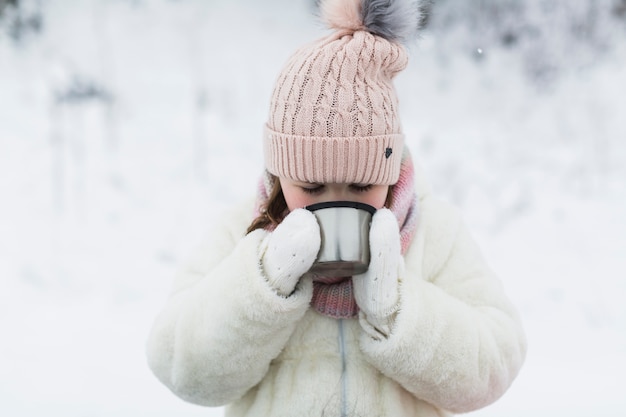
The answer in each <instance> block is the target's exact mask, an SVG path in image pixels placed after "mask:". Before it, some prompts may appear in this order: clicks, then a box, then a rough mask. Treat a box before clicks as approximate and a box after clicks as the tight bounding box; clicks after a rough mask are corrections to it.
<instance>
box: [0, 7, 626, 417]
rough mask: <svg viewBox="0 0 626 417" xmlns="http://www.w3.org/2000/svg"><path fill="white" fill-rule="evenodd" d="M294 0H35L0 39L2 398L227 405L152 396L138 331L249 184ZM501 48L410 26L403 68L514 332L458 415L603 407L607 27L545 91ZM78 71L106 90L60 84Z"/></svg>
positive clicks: (46, 410) (619, 284)
mask: <svg viewBox="0 0 626 417" xmlns="http://www.w3.org/2000/svg"><path fill="white" fill-rule="evenodd" d="M308 3H309V2H307V1H305V0H299V1H297V2H280V1H278V0H272V1H269V0H266V1H265V2H263V5H262V6H260V5H257V3H255V2H252V1H246V0H239V1H237V2H227V1H214V2H210V4H209V2H199V1H192V0H188V1H181V2H167V1H156V0H155V1H143V2H130V1H115V2H103V1H99V0H90V1H83V2H78V1H53V2H45V6H44V7H45V12H46V15H45V16H46V21H45V27H44V33H43V36H41V37H35V38H33V39H31V40H29V41H27V42H25V44H24V45H23V47H21V48H16V47H15V46H14V45H13V44H12V43H10V42H9V40H8V39H6V38H5V37H0V196H2V204H0V277H1V279H0V334H2V343H0V369H2V372H1V375H2V376H1V377H0V404H1V405H0V412H1V413H2V415H8V416H16V417H23V416H40V415H47V416H63V417H73V416H76V417H78V416H81V417H82V416H87V415H89V416H100V415H101V416H116V417H123V416H137V415H152V416H170V415H177V416H200V415H202V416H219V415H222V410H221V409H220V408H217V409H206V408H202V407H197V406H194V405H190V404H186V403H184V402H183V401H182V400H179V399H178V398H176V397H175V396H174V395H172V394H171V393H169V391H167V389H166V388H164V387H163V386H162V385H161V384H160V383H159V382H158V381H157V380H156V379H155V378H154V377H153V376H152V374H151V373H150V371H149V370H148V368H147V366H146V364H145V357H144V351H143V345H144V341H145V338H146V335H147V332H148V330H149V328H150V325H151V322H152V320H153V319H154V317H155V315H156V314H157V312H158V311H159V309H160V308H161V306H162V305H163V303H164V302H165V298H166V297H167V293H168V288H169V285H170V283H171V281H172V278H173V275H174V273H175V271H176V268H177V265H178V264H179V263H180V262H182V261H183V260H184V259H185V257H186V256H187V255H188V254H189V252H190V251H191V250H192V248H193V247H194V246H195V245H196V244H197V243H198V241H199V240H200V239H201V236H202V235H203V233H204V232H205V231H206V230H207V229H209V228H210V224H211V223H212V222H214V221H219V219H218V218H217V215H218V213H220V211H222V210H224V209H225V208H227V207H228V205H229V204H230V203H232V202H235V201H237V200H239V199H241V198H245V197H247V196H248V195H249V194H250V193H251V192H253V190H254V187H255V183H256V179H257V176H258V174H259V173H260V171H261V169H262V161H261V146H260V142H261V141H260V126H262V123H263V121H264V118H265V115H266V111H267V110H266V105H267V101H268V99H269V94H270V91H271V88H272V83H273V81H274V78H275V76H276V74H277V72H278V70H279V68H280V66H281V65H282V63H283V62H284V60H285V59H286V57H287V55H288V54H289V53H291V52H292V51H293V50H294V49H295V48H296V47H297V46H299V45H300V44H302V43H304V42H307V41H309V40H311V39H314V38H315V37H317V36H320V35H321V32H322V31H321V30H320V28H319V27H318V26H317V25H316V24H315V23H314V22H313V21H312V19H311V18H310V15H309V13H308V9H307V6H306V5H307V4H308ZM277 10H280V12H277ZM251 34H252V35H251ZM518 63H519V62H518V57H516V55H515V54H514V53H511V52H503V51H499V50H496V49H493V50H489V49H486V51H485V59H483V60H481V61H479V62H478V61H475V60H473V59H472V58H471V54H463V53H459V51H458V50H454V48H452V47H450V44H449V43H444V42H442V41H441V40H440V39H438V38H437V37H436V36H434V35H433V34H429V33H425V34H424V37H423V39H422V40H421V41H420V43H419V44H418V45H417V46H416V47H414V48H412V50H411V65H410V67H409V68H408V69H407V70H406V71H405V72H404V73H403V74H401V75H400V77H399V79H398V87H399V93H400V99H401V106H402V107H401V111H402V113H403V121H404V126H405V130H406V132H407V134H408V138H409V139H408V146H409V147H410V148H411V150H412V152H413V155H414V158H415V159H416V160H417V161H418V162H419V164H420V165H421V166H422V167H423V169H424V170H425V171H426V173H427V175H428V176H429V178H430V179H431V182H432V185H433V188H434V190H435V192H436V193H437V194H439V195H440V196H441V197H442V198H444V199H447V200H450V201H452V202H454V203H455V204H457V205H459V206H460V207H461V208H462V209H463V212H464V214H465V217H466V220H467V221H468V223H469V224H470V227H471V228H472V230H473V232H474V234H475V236H476V238H477V240H478V241H479V243H480V244H481V246H482V248H483V251H484V253H485V255H486V256H487V258H488V259H489V260H490V262H491V264H492V265H493V267H494V269H495V270H496V271H497V272H498V273H499V274H500V275H501V277H502V280H503V284H504V285H505V287H506V289H507V291H508V293H509V294H510V296H511V298H512V299H513V300H514V302H515V303H516V305H518V306H519V309H520V312H521V314H522V317H523V320H524V323H525V325H526V330H527V332H528V337H529V343H530V349H529V353H528V359H527V363H526V365H525V367H524V368H523V370H522V372H521V374H520V376H519V378H518V379H517V380H516V381H515V383H514V384H513V386H512V387H511V389H510V390H509V391H508V392H507V394H506V395H505V396H504V397H503V398H502V399H501V400H500V401H498V402H497V403H495V404H494V405H492V406H490V407H488V408H486V409H483V410H480V411H477V412H475V413H472V415H476V416H501V415H508V416H528V415H534V416H555V415H556V416H558V415H563V416H565V415H567V416H568V417H571V416H590V415H602V416H609V417H610V416H622V415H625V414H626V398H625V397H624V395H623V392H621V388H620V386H621V376H622V375H623V374H624V372H626V333H625V332H624V329H626V307H625V306H624V300H625V299H626V280H625V278H626V256H625V255H626V253H625V252H626V222H624V221H623V219H622V217H623V215H624V213H626V187H625V185H626V168H625V167H626V164H625V162H626V144H625V142H626V141H625V140H624V139H625V138H626V128H625V125H624V124H623V120H622V119H623V116H621V114H622V113H623V112H624V109H625V107H626V99H625V98H624V95H623V91H626V77H624V73H623V68H624V64H626V45H625V44H624V43H622V44H621V45H618V46H617V47H616V49H615V50H614V51H613V52H612V53H611V54H610V55H608V56H607V57H606V58H605V59H603V60H602V61H600V62H598V63H597V64H596V65H595V66H593V67H590V68H586V69H580V70H577V71H567V72H564V73H563V74H561V76H560V78H559V79H558V81H557V82H555V83H554V84H552V85H550V86H549V88H548V87H545V86H539V85H536V84H533V83H531V82H529V80H528V79H527V78H525V77H524V75H523V74H522V73H521V72H520V71H519V69H518V68H519V65H518ZM76 80H79V81H80V80H82V81H81V82H83V85H84V83H85V82H86V81H94V82H95V83H92V84H95V85H96V86H104V87H105V89H107V90H106V91H109V92H110V93H112V95H113V101H107V100H106V99H98V98H95V99H93V98H91V99H90V98H88V97H85V96H84V95H83V99H76V97H75V96H74V97H73V98H74V100H73V101H72V100H71V95H69V94H67V93H68V92H74V93H76V88H75V87H76V85H77V84H76ZM85 80H86V81H85ZM87 84H88V83H87ZM83 93H84V90H83ZM61 96H63V97H66V100H65V101H64V102H59V101H58V100H56V101H55V97H57V98H58V97H61ZM67 97H70V99H67ZM99 97H105V98H106V94H105V95H100V96H99ZM68 100H69V101H68Z"/></svg>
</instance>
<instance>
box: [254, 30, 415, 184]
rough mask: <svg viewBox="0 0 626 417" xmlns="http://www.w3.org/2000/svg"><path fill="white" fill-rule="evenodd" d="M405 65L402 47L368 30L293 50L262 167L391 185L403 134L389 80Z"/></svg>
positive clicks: (302, 177)
mask: <svg viewBox="0 0 626 417" xmlns="http://www.w3.org/2000/svg"><path fill="white" fill-rule="evenodd" d="M407 62H408V59H407V54H406V51H405V49H404V47H403V46H402V45H400V44H399V43H396V42H390V41H388V40H386V39H384V38H381V37H379V36H376V35H373V34H371V33H369V32H366V31H357V32H352V31H349V30H340V31H337V32H335V33H333V34H332V35H330V36H328V37H327V38H324V39H322V40H320V41H318V42H315V43H313V44H310V45H307V46H306V47H303V48H301V49H300V50H298V51H297V52H296V53H295V54H294V55H293V56H292V57H291V59H290V60H289V61H288V62H287V65H286V66H285V68H284V69H283V71H282V72H281V74H280V76H279V77H278V80H277V82H276V86H275V88H274V93H273V95H272V98H271V103H270V114H269V120H268V122H267V126H266V128H265V136H264V137H265V140H264V151H265V164H266V167H267V169H268V170H269V171H270V172H271V173H272V174H274V175H276V176H279V177H286V178H291V179H295V180H298V181H307V182H321V183H361V184H394V183H395V182H396V181H397V180H398V176H399V175H400V162H401V159H402V148H403V146H404V136H403V134H402V132H401V127H400V120H399V117H398V99H397V96H396V92H395V89H394V86H393V84H392V79H393V78H394V77H395V75H396V74H397V73H398V72H400V71H401V70H403V69H404V68H405V67H406V65H407Z"/></svg>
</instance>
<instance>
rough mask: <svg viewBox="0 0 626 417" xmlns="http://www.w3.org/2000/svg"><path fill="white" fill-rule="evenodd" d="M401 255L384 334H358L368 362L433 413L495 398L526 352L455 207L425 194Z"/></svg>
mask: <svg viewBox="0 0 626 417" xmlns="http://www.w3.org/2000/svg"><path fill="white" fill-rule="evenodd" d="M420 206H421V219H420V226H418V227H419V229H418V232H417V234H416V237H415V239H414V241H413V243H412V245H411V248H410V249H409V252H408V253H407V256H406V257H405V262H406V268H405V275H404V276H403V277H401V291H400V298H401V300H400V304H401V307H400V311H399V312H398V315H397V317H396V321H395V324H394V327H393V330H392V333H391V335H390V336H389V337H388V338H387V339H382V340H374V339H372V338H371V337H369V336H367V334H365V332H364V333H363V334H362V336H361V349H362V350H363V352H364V353H365V354H366V356H367V357H368V360H369V361H370V363H372V365H373V366H375V367H376V368H378V369H379V370H380V371H381V372H382V373H383V374H385V375H387V376H388V377H389V378H392V379H394V380H396V381H397V382H398V383H400V384H401V385H402V386H403V387H404V388H405V389H406V390H407V391H409V392H411V393H413V394H414V395H415V396H416V397H417V398H421V399H423V400H426V401H428V402H430V403H431V404H434V405H436V406H438V407H440V408H443V409H447V410H451V411H454V412H468V411H472V410H475V409H478V408H481V407H484V406H486V405H488V404H490V403H492V402H494V401H495V400H496V399H497V398H499V397H500V396H501V395H502V394H503V393H504V392H505V391H506V390H507V388H508V387H509V386H510V384H511V383H512V382H513V380H514V379H515V377H516V375H517V373H518V371H519V369H520V367H521V365H522V363H523V360H524V356H525V353H526V340H525V335H524V332H523V329H522V326H521V323H520V320H519V317H518V315H517V313H516V311H515V309H514V308H513V306H512V305H511V304H510V302H509V300H508V298H507V297H506V295H505V294H504V292H503V289H502V287H501V284H500V281H499V280H498V279H497V278H496V277H495V276H494V274H493V272H492V271H491V270H490V269H489V268H488V266H487V264H486V262H485V261H484V259H483V257H482V255H481V253H480V251H479V249H478V247H477V245H476V244H475V242H474V241H473V240H472V238H471V237H470V235H469V233H468V229H467V227H466V226H465V225H464V223H463V222H462V220H461V217H460V215H459V213H458V212H457V210H456V209H455V208H453V207H451V206H449V205H447V204H444V203H443V202H440V201H438V200H435V199H434V198H433V197H430V196H429V195H427V196H426V197H425V198H423V199H422V200H421V201H420Z"/></svg>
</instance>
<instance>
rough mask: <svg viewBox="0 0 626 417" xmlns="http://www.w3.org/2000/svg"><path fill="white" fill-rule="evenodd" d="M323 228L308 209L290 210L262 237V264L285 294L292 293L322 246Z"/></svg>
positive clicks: (275, 285) (275, 284) (266, 275)
mask: <svg viewBox="0 0 626 417" xmlns="http://www.w3.org/2000/svg"><path fill="white" fill-rule="evenodd" d="M320 242H321V237H320V228H319V224H318V223H317V219H316V218H315V215H314V214H313V213H311V212H310V211H308V210H305V209H296V210H294V211H292V212H291V213H289V214H288V215H287V216H286V217H285V218H284V220H283V221H282V222H281V223H280V224H279V225H278V226H277V227H276V229H275V230H274V231H273V232H272V233H269V234H268V235H267V237H266V238H265V239H264V240H263V242H262V244H261V249H260V256H261V264H262V266H263V271H264V272H265V277H266V279H267V281H268V282H269V284H270V285H271V286H272V288H274V289H275V290H276V292H277V293H278V294H280V295H282V296H285V297H287V296H289V295H290V294H291V293H292V292H293V291H294V289H295V288H296V284H298V281H299V280H300V277H301V276H302V275H304V273H305V272H307V271H308V270H309V269H311V266H312V265H313V262H315V258H316V257H317V253H318V252H319V250H320Z"/></svg>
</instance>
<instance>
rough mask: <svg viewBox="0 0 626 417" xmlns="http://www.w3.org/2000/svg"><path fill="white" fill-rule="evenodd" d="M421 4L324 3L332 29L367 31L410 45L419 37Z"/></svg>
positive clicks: (394, 0) (410, 0) (414, 0)
mask: <svg viewBox="0 0 626 417" xmlns="http://www.w3.org/2000/svg"><path fill="white" fill-rule="evenodd" d="M420 3H421V2H420V1H418V0H322V1H321V2H320V10H321V14H322V17H323V19H324V20H325V21H326V23H327V24H328V26H329V27H330V28H333V29H340V30H341V29H347V30H353V31H357V30H365V31H367V32H370V33H372V34H374V35H377V36H380V37H382V38H385V39H387V40H390V41H407V40H409V39H411V38H412V37H414V36H415V35H416V34H417V30H418V29H419V24H420V19H421V13H420Z"/></svg>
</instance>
